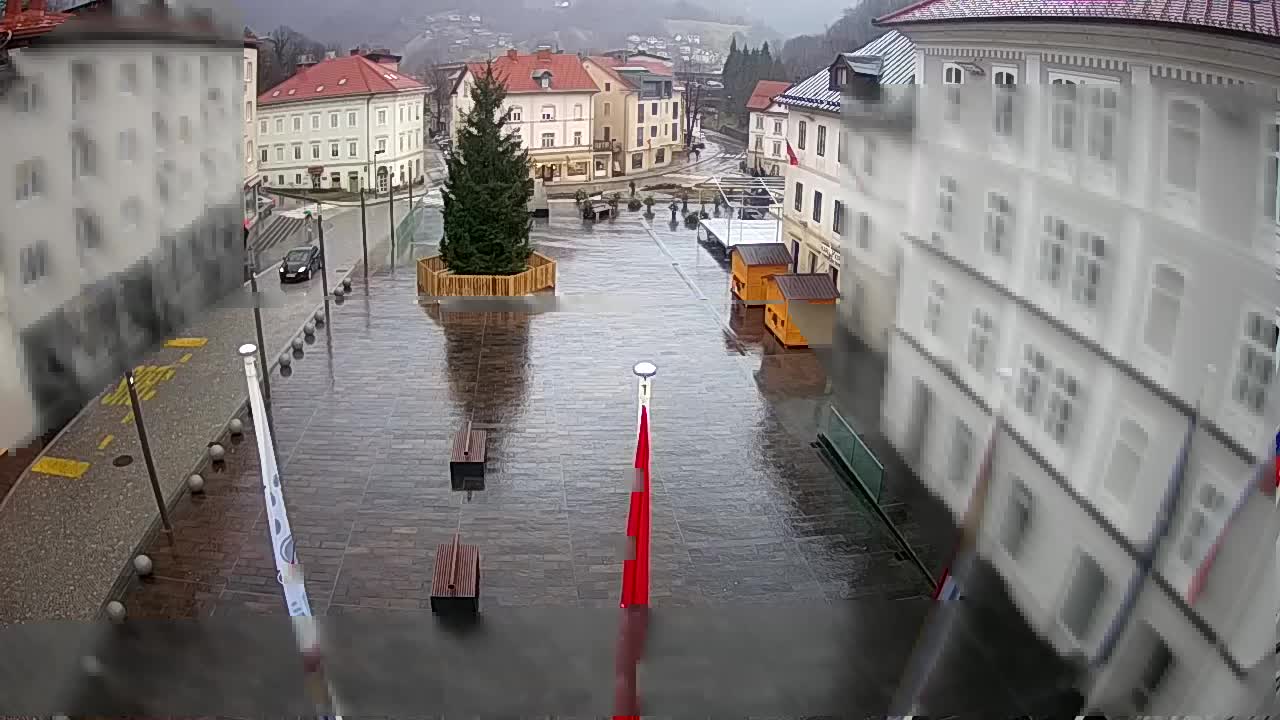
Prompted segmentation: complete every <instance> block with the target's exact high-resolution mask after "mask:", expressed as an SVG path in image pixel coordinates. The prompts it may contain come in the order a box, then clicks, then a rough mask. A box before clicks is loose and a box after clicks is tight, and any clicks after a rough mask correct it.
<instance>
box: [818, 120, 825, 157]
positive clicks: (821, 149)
mask: <svg viewBox="0 0 1280 720" xmlns="http://www.w3.org/2000/svg"><path fill="white" fill-rule="evenodd" d="M817 152H818V157H826V156H827V126H826V125H821V124H820V125H818V148H817Z"/></svg>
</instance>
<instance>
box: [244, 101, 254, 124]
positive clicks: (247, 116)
mask: <svg viewBox="0 0 1280 720" xmlns="http://www.w3.org/2000/svg"><path fill="white" fill-rule="evenodd" d="M244 121H245V122H247V123H253V101H249V102H246V103H245V104H244Z"/></svg>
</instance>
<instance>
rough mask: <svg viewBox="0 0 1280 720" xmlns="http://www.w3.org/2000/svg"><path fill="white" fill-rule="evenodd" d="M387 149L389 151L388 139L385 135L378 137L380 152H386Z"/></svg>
mask: <svg viewBox="0 0 1280 720" xmlns="http://www.w3.org/2000/svg"><path fill="white" fill-rule="evenodd" d="M386 151H387V139H386V138H384V137H381V138H378V152H383V153H384V152H386Z"/></svg>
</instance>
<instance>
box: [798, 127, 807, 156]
mask: <svg viewBox="0 0 1280 720" xmlns="http://www.w3.org/2000/svg"><path fill="white" fill-rule="evenodd" d="M807 134H808V126H806V125H805V122H804V121H803V120H801V121H800V124H799V125H797V126H796V147H797V148H799V149H800V150H803V149H804V142H805V136H806V135H807Z"/></svg>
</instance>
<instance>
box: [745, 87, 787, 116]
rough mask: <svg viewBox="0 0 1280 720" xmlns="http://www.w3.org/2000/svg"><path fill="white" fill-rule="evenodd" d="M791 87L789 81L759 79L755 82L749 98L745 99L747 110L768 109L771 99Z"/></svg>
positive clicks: (771, 102)
mask: <svg viewBox="0 0 1280 720" xmlns="http://www.w3.org/2000/svg"><path fill="white" fill-rule="evenodd" d="M789 87H791V83H789V82H781V81H778V80H761V81H760V82H758V83H756V89H755V90H752V91H751V99H750V100H748V101H747V109H748V110H768V109H769V106H770V105H772V104H773V99H774V98H775V97H777V96H779V95H781V94H782V93H784V92H786V91H787V88H789Z"/></svg>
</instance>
